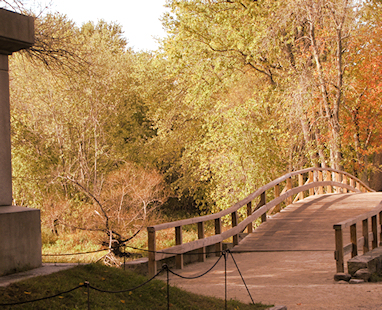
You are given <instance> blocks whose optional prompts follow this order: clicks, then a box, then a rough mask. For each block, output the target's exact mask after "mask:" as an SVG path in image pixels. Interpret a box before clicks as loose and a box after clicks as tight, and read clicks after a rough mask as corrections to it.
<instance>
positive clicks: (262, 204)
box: [257, 192, 267, 223]
mask: <svg viewBox="0 0 382 310" xmlns="http://www.w3.org/2000/svg"><path fill="white" fill-rule="evenodd" d="M266 203H267V202H266V197H265V192H262V193H261V195H260V202H259V204H258V205H257V206H258V207H262V206H264V205H265V204H266ZM266 221H267V213H266V212H265V213H264V214H262V215H261V222H262V223H265V222H266Z"/></svg>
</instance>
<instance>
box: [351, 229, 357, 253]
mask: <svg viewBox="0 0 382 310" xmlns="http://www.w3.org/2000/svg"><path fill="white" fill-rule="evenodd" d="M350 242H351V243H352V250H351V257H354V256H357V255H358V245H357V224H353V225H351V226H350Z"/></svg>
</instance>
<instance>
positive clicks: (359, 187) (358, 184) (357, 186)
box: [355, 182, 361, 191]
mask: <svg viewBox="0 0 382 310" xmlns="http://www.w3.org/2000/svg"><path fill="white" fill-rule="evenodd" d="M355 187H356V189H358V190H359V191H361V183H359V182H356V186H355Z"/></svg>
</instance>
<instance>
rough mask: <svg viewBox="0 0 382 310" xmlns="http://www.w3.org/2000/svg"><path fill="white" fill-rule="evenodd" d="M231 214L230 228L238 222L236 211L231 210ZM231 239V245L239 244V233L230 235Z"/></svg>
mask: <svg viewBox="0 0 382 310" xmlns="http://www.w3.org/2000/svg"><path fill="white" fill-rule="evenodd" d="M231 215H232V228H234V227H236V226H237V224H238V217H237V211H235V212H232V213H231ZM232 239H233V240H232V241H233V246H235V245H238V244H239V235H238V234H236V235H233V236H232Z"/></svg>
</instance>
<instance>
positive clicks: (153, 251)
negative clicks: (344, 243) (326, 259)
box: [147, 168, 373, 275]
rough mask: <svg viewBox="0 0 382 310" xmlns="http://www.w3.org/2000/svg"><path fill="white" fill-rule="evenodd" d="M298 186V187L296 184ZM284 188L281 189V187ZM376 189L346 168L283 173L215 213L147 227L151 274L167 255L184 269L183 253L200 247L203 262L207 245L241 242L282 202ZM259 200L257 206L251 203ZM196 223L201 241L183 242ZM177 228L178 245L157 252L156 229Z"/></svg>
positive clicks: (199, 255)
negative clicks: (209, 225) (227, 223)
mask: <svg viewBox="0 0 382 310" xmlns="http://www.w3.org/2000/svg"><path fill="white" fill-rule="evenodd" d="M293 185H295V187H293ZM282 186H284V188H283V189H282V190H281V191H280V189H281V187H282ZM269 191H272V196H273V197H274V198H273V199H272V200H271V201H269V202H267V201H266V197H267V192H269ZM348 191H352V192H367V191H373V190H372V189H371V188H369V187H368V186H367V185H366V184H364V183H363V182H362V181H360V180H359V179H357V178H356V177H354V176H352V175H351V174H349V173H346V172H344V171H338V170H334V169H331V168H307V169H303V170H299V171H294V172H291V173H287V174H285V175H284V176H282V177H280V178H278V179H276V180H274V181H272V182H270V183H268V184H266V185H264V186H262V187H260V188H259V189H258V190H256V191H255V192H253V193H251V194H250V195H249V196H247V197H246V198H244V199H243V200H241V201H239V202H237V203H236V204H234V205H233V206H231V207H229V208H227V209H226V210H223V211H220V212H218V213H215V214H210V215H205V216H200V217H194V218H190V219H184V220H180V221H175V222H170V223H163V224H159V225H155V226H150V227H147V232H148V250H149V255H148V256H149V257H148V258H149V274H150V275H154V274H155V273H156V270H157V261H160V260H163V259H165V258H168V257H173V256H176V267H177V268H179V269H181V268H183V254H184V253H187V252H190V251H194V250H197V251H199V254H198V260H199V261H204V260H205V257H206V254H205V248H206V247H207V246H211V245H215V252H216V253H219V252H221V251H222V244H223V241H224V240H226V239H228V238H230V237H232V239H233V245H237V244H238V243H239V233H241V232H243V231H244V230H245V229H247V231H248V232H249V233H250V232H252V231H253V222H255V221H256V220H257V219H259V218H260V219H261V222H265V221H266V219H267V213H268V214H270V213H271V212H273V213H274V212H279V211H280V210H281V203H282V202H285V203H286V205H289V204H292V203H293V202H296V201H298V200H301V199H304V198H305V197H307V196H311V195H320V194H324V193H347V192H348ZM255 200H259V202H258V203H257V204H256V206H255V207H253V206H252V202H254V201H255ZM240 208H245V209H246V211H244V213H246V218H245V219H243V220H242V221H241V222H240V223H239V216H238V214H239V213H238V211H239V209H240ZM227 215H228V216H229V215H230V216H231V219H232V221H231V222H232V227H231V228H230V229H228V230H226V231H224V232H223V231H222V218H223V217H224V216H227ZM207 221H214V223H215V234H214V235H212V236H209V237H205V229H204V226H205V223H206V222H207ZM190 224H196V225H197V230H198V240H195V241H191V242H188V243H183V239H182V228H183V226H185V225H190ZM169 228H174V229H175V244H176V245H175V246H172V247H169V248H167V249H164V250H161V251H157V248H156V232H157V231H160V230H164V229H169Z"/></svg>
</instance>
